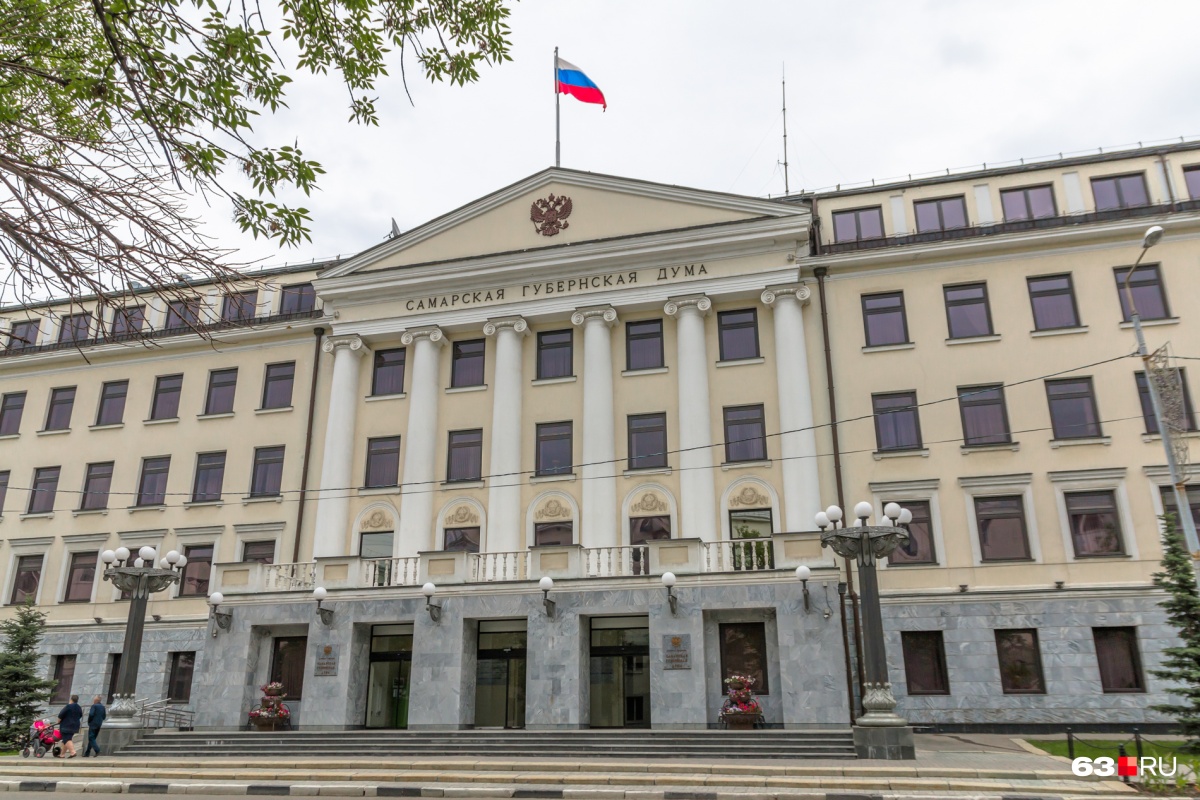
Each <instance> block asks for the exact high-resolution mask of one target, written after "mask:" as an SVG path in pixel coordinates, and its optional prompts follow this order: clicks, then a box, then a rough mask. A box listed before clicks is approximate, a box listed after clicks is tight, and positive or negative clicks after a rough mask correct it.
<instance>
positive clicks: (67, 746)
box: [58, 694, 83, 758]
mask: <svg viewBox="0 0 1200 800" xmlns="http://www.w3.org/2000/svg"><path fill="white" fill-rule="evenodd" d="M82 720H83V709H82V708H80V707H79V695H77V694H73V695H71V702H69V703H67V704H66V705H65V706H63V710H62V711H60V712H58V732H59V733H60V734H61V735H62V743H63V754H62V755H61V756H59V758H74V757H75V756H77V755H78V753H76V752H75V742H73V741H72V739H74V738H75V734H77V733H79V723H80V722H81V721H82Z"/></svg>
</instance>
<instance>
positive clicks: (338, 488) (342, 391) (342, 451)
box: [296, 334, 369, 558]
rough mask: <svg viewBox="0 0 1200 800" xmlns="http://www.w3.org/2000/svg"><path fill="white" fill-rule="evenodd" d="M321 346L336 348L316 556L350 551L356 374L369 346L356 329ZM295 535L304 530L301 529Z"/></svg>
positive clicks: (320, 496) (323, 458)
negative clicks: (348, 529) (348, 531)
mask: <svg viewBox="0 0 1200 800" xmlns="http://www.w3.org/2000/svg"><path fill="white" fill-rule="evenodd" d="M321 350H323V351H324V352H326V353H333V377H332V378H331V380H330V386H329V418H328V419H327V420H326V421H325V452H324V454H323V455H322V456H321V486H320V491H319V493H318V494H317V516H316V528H315V532H314V534H313V557H314V558H316V557H322V556H343V555H346V553H347V552H349V551H348V550H347V549H346V548H347V546H348V541H349V537H348V536H347V535H346V531H347V528H348V526H349V525H350V494H351V493H350V487H351V486H353V485H355V484H354V479H353V472H352V471H353V464H352V461H353V459H354V429H355V426H354V419H355V417H356V416H357V413H358V403H359V397H358V391H359V389H358V379H359V368H360V366H361V364H362V357H363V356H364V355H366V354H367V353H368V352H369V351H368V350H367V348H366V347H364V346H363V340H362V339H360V338H359V337H358V336H357V335H354V334H351V335H349V336H330V337H328V338H327V339H325V341H324V343H322V344H321ZM296 535H297V536H299V535H300V532H297V534H296Z"/></svg>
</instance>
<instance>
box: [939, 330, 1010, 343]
mask: <svg viewBox="0 0 1200 800" xmlns="http://www.w3.org/2000/svg"><path fill="white" fill-rule="evenodd" d="M998 341H1000V334H998V333H989V334H988V335H986V336H961V337H959V338H957V339H947V340H946V344H948V345H954V344H978V343H980V342H998Z"/></svg>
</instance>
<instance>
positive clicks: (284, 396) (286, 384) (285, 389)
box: [262, 361, 296, 408]
mask: <svg viewBox="0 0 1200 800" xmlns="http://www.w3.org/2000/svg"><path fill="white" fill-rule="evenodd" d="M295 379H296V362H295V361H288V362H286V363H283V364H267V372H266V375H264V376H263V397H262V407H263V408H288V407H289V406H291V404H292V383H293V382H294V381H295Z"/></svg>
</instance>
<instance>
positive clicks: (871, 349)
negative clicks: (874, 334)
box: [862, 342, 917, 353]
mask: <svg viewBox="0 0 1200 800" xmlns="http://www.w3.org/2000/svg"><path fill="white" fill-rule="evenodd" d="M916 347H917V343H916V342H901V343H900V344H875V345H867V346H866V347H864V348H862V351H863V352H864V353H890V352H891V351H893V350H915V349H916Z"/></svg>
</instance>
